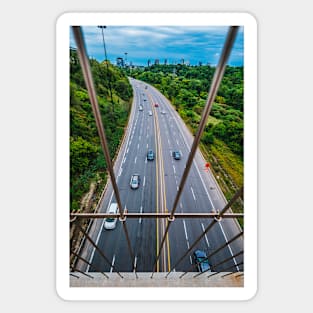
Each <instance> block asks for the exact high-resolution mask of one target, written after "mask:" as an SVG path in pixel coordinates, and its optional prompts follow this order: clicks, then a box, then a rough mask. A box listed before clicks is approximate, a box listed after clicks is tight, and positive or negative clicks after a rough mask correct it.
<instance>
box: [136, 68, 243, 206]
mask: <svg viewBox="0 0 313 313" xmlns="http://www.w3.org/2000/svg"><path fill="white" fill-rule="evenodd" d="M214 71H215V68H213V67H210V66H186V65H181V64H178V65H153V66H150V67H146V68H145V69H144V70H137V71H132V75H133V76H134V77H135V78H138V79H140V80H144V81H146V82H148V83H150V84H153V85H154V86H155V87H156V88H158V89H159V90H160V91H161V92H162V93H163V94H164V95H165V96H166V97H168V98H169V99H170V100H171V102H172V104H173V105H174V106H175V109H176V111H177V112H178V113H179V114H180V116H181V118H182V119H183V120H184V121H185V122H186V124H187V126H188V128H189V129H190V131H191V132H192V133H193V134H195V133H196V131H197V129H198V126H199V121H200V118H201V114H202V111H203V108H204V106H205V103H206V100H207V97H208V91H209V89H210V85H211V82H212V79H213V75H214ZM243 90H244V89H243V67H230V66H227V67H226V69H225V74H224V77H223V79H222V82H221V85H220V88H219V90H218V93H217V96H216V99H215V103H214V104H213V106H212V109H211V112H210V116H209V118H208V121H207V125H206V126H205V129H204V132H203V135H202V138H201V143H200V147H201V149H202V151H204V154H205V157H206V158H207V160H208V161H209V162H210V163H212V167H213V170H214V171H215V173H216V174H217V176H219V177H220V178H219V179H220V180H222V181H223V183H221V184H220V186H221V188H222V189H223V192H224V194H225V196H226V198H227V199H230V198H231V197H232V195H233V193H234V192H235V190H236V186H237V187H240V186H242V184H243ZM234 186H235V187H234ZM233 208H234V207H233ZM240 210H242V207H241V208H240V209H239V211H240Z"/></svg>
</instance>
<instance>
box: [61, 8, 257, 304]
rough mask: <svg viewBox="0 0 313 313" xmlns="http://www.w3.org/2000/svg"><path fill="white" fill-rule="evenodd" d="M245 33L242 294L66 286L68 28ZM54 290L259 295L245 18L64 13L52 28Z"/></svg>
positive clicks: (251, 48)
mask: <svg viewBox="0 0 313 313" xmlns="http://www.w3.org/2000/svg"><path fill="white" fill-rule="evenodd" d="M104 20H105V21H106V24H107V25H108V24H109V25H119V26H122V25H137V26H140V25H142V26H147V25H155V26H162V25H166V26H171V25H173V26H179V25H185V26H221V25H223V26H227V25H240V26H243V27H244V90H245V95H244V103H245V106H244V130H245V131H244V142H245V143H244V173H245V176H244V186H245V192H244V199H245V200H244V203H245V219H244V221H245V240H244V242H245V244H244V245H245V259H244V267H245V272H244V287H242V288H226V287H225V288H224V287H218V288H212V287H210V288H152V287H151V288H118V290H117V288H105V292H104V290H103V288H101V287H99V288H90V287H87V288H86V287H79V288H73V287H70V286H69V267H68V255H69V240H68V233H69V232H68V231H69V214H68V212H69V46H70V43H69V40H70V36H69V28H70V26H71V25H82V26H87V25H88V26H92V25H101V24H103V21H104ZM56 27H57V28H56V30H57V32H56V35H57V37H56V65H57V68H56V100H57V103H56V108H57V109H56V121H57V124H56V140H57V142H56V206H57V207H56V221H57V222H56V244H57V246H56V289H57V293H58V295H59V296H60V297H61V298H63V299H65V300H119V301H121V300H249V299H251V298H252V297H254V296H255V294H256V292H257V23H256V20H255V18H254V17H253V16H252V15H250V14H248V13H65V14H63V15H61V16H60V17H59V18H58V20H57V25H56ZM121 295H123V297H124V298H123V299H121V298H120V297H121Z"/></svg>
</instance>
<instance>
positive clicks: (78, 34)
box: [72, 26, 134, 260]
mask: <svg viewBox="0 0 313 313" xmlns="http://www.w3.org/2000/svg"><path fill="white" fill-rule="evenodd" d="M72 29H73V33H74V38H75V41H76V45H77V51H78V56H79V61H80V64H81V68H82V71H83V75H84V80H85V83H86V86H87V90H88V94H89V97H90V102H91V106H92V111H93V114H94V117H95V121H96V125H97V129H98V134H99V137H100V142H101V146H102V150H103V153H104V156H105V160H106V163H107V167H108V171H109V174H110V178H111V182H112V186H113V190H114V194H115V198H116V201H117V205H118V209H119V214H120V220H121V222H122V225H123V229H124V232H125V236H126V240H127V244H128V250H129V253H130V256H131V259H132V260H134V254H133V251H132V248H131V244H130V239H129V235H128V231H127V228H126V224H125V217H124V212H123V210H122V208H123V206H122V202H121V198H120V194H119V191H118V187H117V183H116V179H115V175H114V170H113V164H112V161H111V157H110V151H109V148H108V144H107V140H106V136H105V132H104V127H103V124H102V119H101V113H100V109H99V105H98V100H97V95H96V91H95V87H94V83H93V78H92V74H91V70H90V65H89V60H88V57H87V52H86V47H85V43H84V38H83V34H82V30H81V27H80V26H72Z"/></svg>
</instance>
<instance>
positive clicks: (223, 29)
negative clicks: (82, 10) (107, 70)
mask: <svg viewBox="0 0 313 313" xmlns="http://www.w3.org/2000/svg"><path fill="white" fill-rule="evenodd" d="M82 29H83V34H84V39H85V43H86V49H87V52H88V55H89V57H91V58H94V59H96V60H98V61H99V62H101V61H103V60H105V55H104V47H103V37H102V30H101V29H100V28H98V27H97V26H84V27H82ZM227 31H228V27H227V26H216V27H212V26H207V27H204V26H201V27H199V26H192V27H191V26H188V27H183V26H168V27H167V26H159V27H156V26H153V27H152V26H107V27H106V28H105V29H103V34H104V40H105V46H106V50H107V58H108V60H109V61H110V62H111V63H112V64H116V59H117V58H122V59H123V60H124V61H126V63H127V64H128V65H129V64H132V65H135V66H147V65H148V61H149V60H150V64H154V63H155V60H159V63H160V64H164V63H165V60H166V63H167V64H177V63H182V60H183V63H184V64H190V65H199V62H201V63H202V64H203V65H206V64H210V65H212V66H214V65H216V64H217V62H218V59H219V56H220V53H221V50H222V47H223V43H224V41H225V38H226V35H227ZM70 46H71V47H74V48H75V47H76V44H75V41H74V38H73V35H72V31H71V32H70ZM243 49H244V47H243V27H240V29H239V32H238V35H237V38H236V40H235V43H234V47H233V50H232V52H231V54H230V57H229V61H228V64H229V65H231V66H242V65H243V62H244V52H243Z"/></svg>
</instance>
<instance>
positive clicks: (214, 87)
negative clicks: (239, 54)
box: [151, 26, 239, 277]
mask: <svg viewBox="0 0 313 313" xmlns="http://www.w3.org/2000/svg"><path fill="white" fill-rule="evenodd" d="M238 29H239V26H231V27H229V30H228V34H227V37H226V40H225V44H224V48H223V51H222V54H221V57H220V60H219V63H218V65H217V67H216V70H215V73H214V77H213V80H212V84H211V87H210V91H209V94H208V99H207V102H206V105H205V107H204V110H203V112H202V117H201V121H200V124H199V127H198V130H197V133H196V136H195V139H194V141H193V144H192V147H191V150H190V154H189V157H188V160H187V163H186V167H185V170H184V173H183V175H182V178H181V181H180V184H179V188H178V192H177V195H176V198H175V200H174V204H173V209H172V211H171V216H170V217H169V218H168V224H167V227H166V229H165V233H164V236H163V239H162V242H161V245H160V248H159V252H158V255H157V257H156V261H155V264H154V269H153V270H154V272H155V268H156V264H157V262H158V260H159V258H160V255H161V251H162V248H163V245H164V242H165V238H166V235H167V233H168V230H169V228H170V226H171V222H172V221H173V220H174V214H175V211H176V207H177V205H178V202H179V199H180V196H181V193H182V191H183V189H184V186H185V183H186V180H187V177H188V174H189V170H190V168H191V165H192V162H193V158H194V155H195V153H196V150H197V148H198V145H199V142H200V139H201V136H202V133H203V130H204V127H205V125H206V122H207V118H208V116H209V113H210V111H211V108H212V105H213V101H214V99H215V96H216V94H217V91H218V88H219V85H220V83H221V81H222V78H223V75H224V71H225V67H226V63H227V60H228V57H229V55H230V52H231V49H232V46H233V43H234V41H235V38H236V35H237V32H238ZM152 275H153V273H152ZM151 277H152V276H151Z"/></svg>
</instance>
